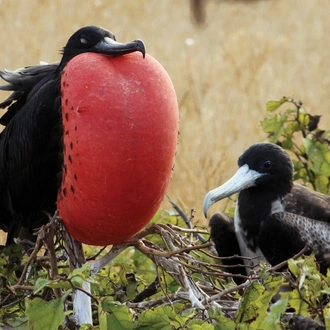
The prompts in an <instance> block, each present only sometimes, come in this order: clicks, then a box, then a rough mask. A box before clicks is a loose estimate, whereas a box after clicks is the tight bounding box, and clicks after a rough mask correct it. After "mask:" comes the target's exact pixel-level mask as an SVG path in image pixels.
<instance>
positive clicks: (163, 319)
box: [136, 306, 184, 330]
mask: <svg viewBox="0 0 330 330" xmlns="http://www.w3.org/2000/svg"><path fill="white" fill-rule="evenodd" d="M138 320H139V322H138V327H137V328H136V329H139V330H140V329H154V330H172V329H173V328H174V329H177V328H180V327H181V326H182V325H183V323H184V322H183V320H182V319H181V317H180V316H179V315H178V314H177V313H175V311H174V310H173V309H172V308H171V307H169V306H165V307H158V308H155V309H152V310H148V311H145V312H142V313H141V315H140V316H139V318H138Z"/></svg>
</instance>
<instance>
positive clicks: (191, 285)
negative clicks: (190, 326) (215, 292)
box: [135, 229, 220, 309]
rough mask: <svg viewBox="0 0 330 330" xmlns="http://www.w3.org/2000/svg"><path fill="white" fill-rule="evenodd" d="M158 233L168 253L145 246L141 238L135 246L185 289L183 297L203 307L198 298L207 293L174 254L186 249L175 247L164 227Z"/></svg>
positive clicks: (194, 304)
mask: <svg viewBox="0 0 330 330" xmlns="http://www.w3.org/2000/svg"><path fill="white" fill-rule="evenodd" d="M160 234H161V236H162V238H163V240H164V242H165V243H166V245H167V247H168V248H169V249H170V250H171V252H170V253H167V252H166V253H164V252H160V251H157V250H155V249H152V248H149V247H146V245H145V244H144V242H143V241H142V240H139V241H137V242H136V245H135V247H136V248H137V249H138V250H140V251H141V252H142V253H144V254H145V255H147V256H148V257H149V258H151V259H152V260H153V261H154V262H155V260H157V262H158V264H161V265H162V268H163V269H164V270H166V272H167V273H168V274H170V275H171V276H172V277H173V278H174V279H175V280H176V281H177V282H178V283H179V284H180V285H181V287H182V288H183V289H184V290H185V292H184V297H185V299H186V300H189V301H190V302H191V304H192V306H197V307H199V308H201V309H205V307H204V306H203V304H202V303H201V302H200V300H202V299H203V300H204V299H205V297H206V296H207V294H206V293H205V292H204V291H203V290H201V289H200V288H199V287H198V286H197V284H196V283H195V282H194V281H193V280H192V279H191V278H190V276H188V275H187V274H186V272H185V268H184V267H185V266H186V265H182V264H181V263H180V262H179V259H178V257H176V255H178V252H177V251H178V250H181V251H182V250H184V251H183V252H186V251H187V249H186V248H184V249H177V248H176V247H175V246H174V244H173V242H172V241H171V237H170V235H169V233H168V232H166V231H165V230H164V229H161V233H160ZM219 307H220V306H219Z"/></svg>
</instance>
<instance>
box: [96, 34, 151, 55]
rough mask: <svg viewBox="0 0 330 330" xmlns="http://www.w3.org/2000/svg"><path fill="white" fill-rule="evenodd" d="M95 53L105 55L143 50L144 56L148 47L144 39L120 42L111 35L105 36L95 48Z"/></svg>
mask: <svg viewBox="0 0 330 330" xmlns="http://www.w3.org/2000/svg"><path fill="white" fill-rule="evenodd" d="M92 51H93V53H100V54H105V55H112V56H117V55H125V54H129V53H133V52H136V51H138V52H141V53H142V55H143V58H144V57H145V54H146V49H145V46H144V43H143V41H142V40H139V39H138V40H134V41H131V42H127V43H120V42H117V41H115V40H114V39H112V38H110V37H104V38H103V39H102V40H101V41H99V42H98V43H97V44H96V45H95V46H94V47H93V48H92Z"/></svg>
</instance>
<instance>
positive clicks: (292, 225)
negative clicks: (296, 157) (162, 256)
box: [203, 143, 330, 273]
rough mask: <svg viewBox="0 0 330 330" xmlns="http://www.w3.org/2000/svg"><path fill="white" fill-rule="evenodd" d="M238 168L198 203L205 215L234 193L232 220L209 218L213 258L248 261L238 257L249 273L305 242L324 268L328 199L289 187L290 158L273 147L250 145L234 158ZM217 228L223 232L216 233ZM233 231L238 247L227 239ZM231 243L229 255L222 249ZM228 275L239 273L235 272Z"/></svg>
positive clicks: (329, 231)
mask: <svg viewBox="0 0 330 330" xmlns="http://www.w3.org/2000/svg"><path fill="white" fill-rule="evenodd" d="M238 166H239V169H238V171H237V172H236V174H235V175H234V176H233V177H232V178H231V179H230V180H228V181H227V182H226V183H224V184H223V185H222V186H220V187H218V188H216V189H214V190H211V191H210V192H208V193H207V195H206V196H205V199H204V204H203V211H204V214H205V216H206V214H207V211H208V209H209V208H210V206H211V205H212V204H214V203H215V202H217V201H219V200H221V199H223V198H225V197H228V196H230V195H233V194H234V193H237V192H239V195H238V199H237V204H236V209H235V216H234V220H232V219H231V221H230V219H229V220H228V218H225V217H223V215H221V214H215V215H213V217H212V218H211V221H210V226H211V236H212V237H213V240H214V242H215V245H216V249H217V252H218V253H219V255H220V256H228V255H230V254H231V255H235V254H238V255H241V256H244V257H250V258H252V259H244V263H245V266H247V268H246V272H247V273H249V272H250V270H251V267H254V266H255V265H257V264H258V263H259V261H260V260H261V259H264V260H266V261H268V262H269V263H270V264H272V265H276V264H278V263H280V262H282V261H284V260H286V259H288V258H291V257H293V256H294V255H295V254H297V253H298V252H299V251H301V250H302V249H303V248H304V247H305V246H306V244H308V246H309V248H310V249H311V250H312V251H313V252H315V254H316V256H317V258H318V259H319V260H320V261H321V262H323V267H325V268H326V267H327V266H328V263H327V261H326V260H324V258H323V256H324V254H325V253H327V252H329V251H330V197H329V196H326V195H323V194H320V193H318V192H315V191H312V190H310V189H308V188H306V187H304V186H301V185H294V184H293V182H292V179H293V165H292V162H291V159H290V157H289V155H288V154H287V153H286V152H285V151H284V150H283V149H282V148H281V147H279V146H278V145H276V144H272V143H257V144H254V145H252V146H251V147H249V148H248V149H247V150H246V151H245V152H244V153H243V154H242V155H241V157H239V159H238ZM233 222H234V223H233ZM218 228H220V229H225V228H228V230H227V232H219V230H220V229H218ZM233 231H235V234H236V240H237V242H238V245H239V249H238V248H237V247H238V245H235V244H233V242H228V241H227V240H228V239H229V240H233V239H235V238H234V235H233V234H232V233H233ZM231 245H233V246H234V248H233V249H232V251H230V252H229V251H227V250H223V247H224V246H227V247H228V246H231ZM235 246H236V248H235ZM224 263H226V261H224ZM234 273H239V271H238V270H237V269H235V271H234ZM243 273H244V271H243Z"/></svg>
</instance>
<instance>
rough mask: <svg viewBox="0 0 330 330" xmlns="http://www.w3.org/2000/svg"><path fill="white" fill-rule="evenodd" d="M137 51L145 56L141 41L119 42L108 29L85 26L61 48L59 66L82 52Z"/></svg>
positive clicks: (115, 52)
mask: <svg viewBox="0 0 330 330" xmlns="http://www.w3.org/2000/svg"><path fill="white" fill-rule="evenodd" d="M136 51H139V52H141V53H142V55H143V57H145V47H144V44H143V41H141V40H134V41H131V42H128V43H119V42H117V41H116V38H115V36H114V35H113V34H112V33H111V32H110V31H108V30H105V29H103V28H101V27H98V26H93V25H91V26H86V27H83V28H81V29H79V30H78V31H76V32H75V33H74V34H73V35H72V36H71V37H70V39H69V40H68V42H67V44H66V45H65V47H64V48H63V51H62V53H63V56H62V60H61V63H60V66H59V67H60V68H61V69H62V68H64V66H65V65H66V64H67V63H68V62H69V61H70V60H71V59H72V58H73V57H75V56H77V55H79V54H82V53H88V52H89V53H99V54H105V55H112V56H119V55H125V54H129V53H133V52H136Z"/></svg>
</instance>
